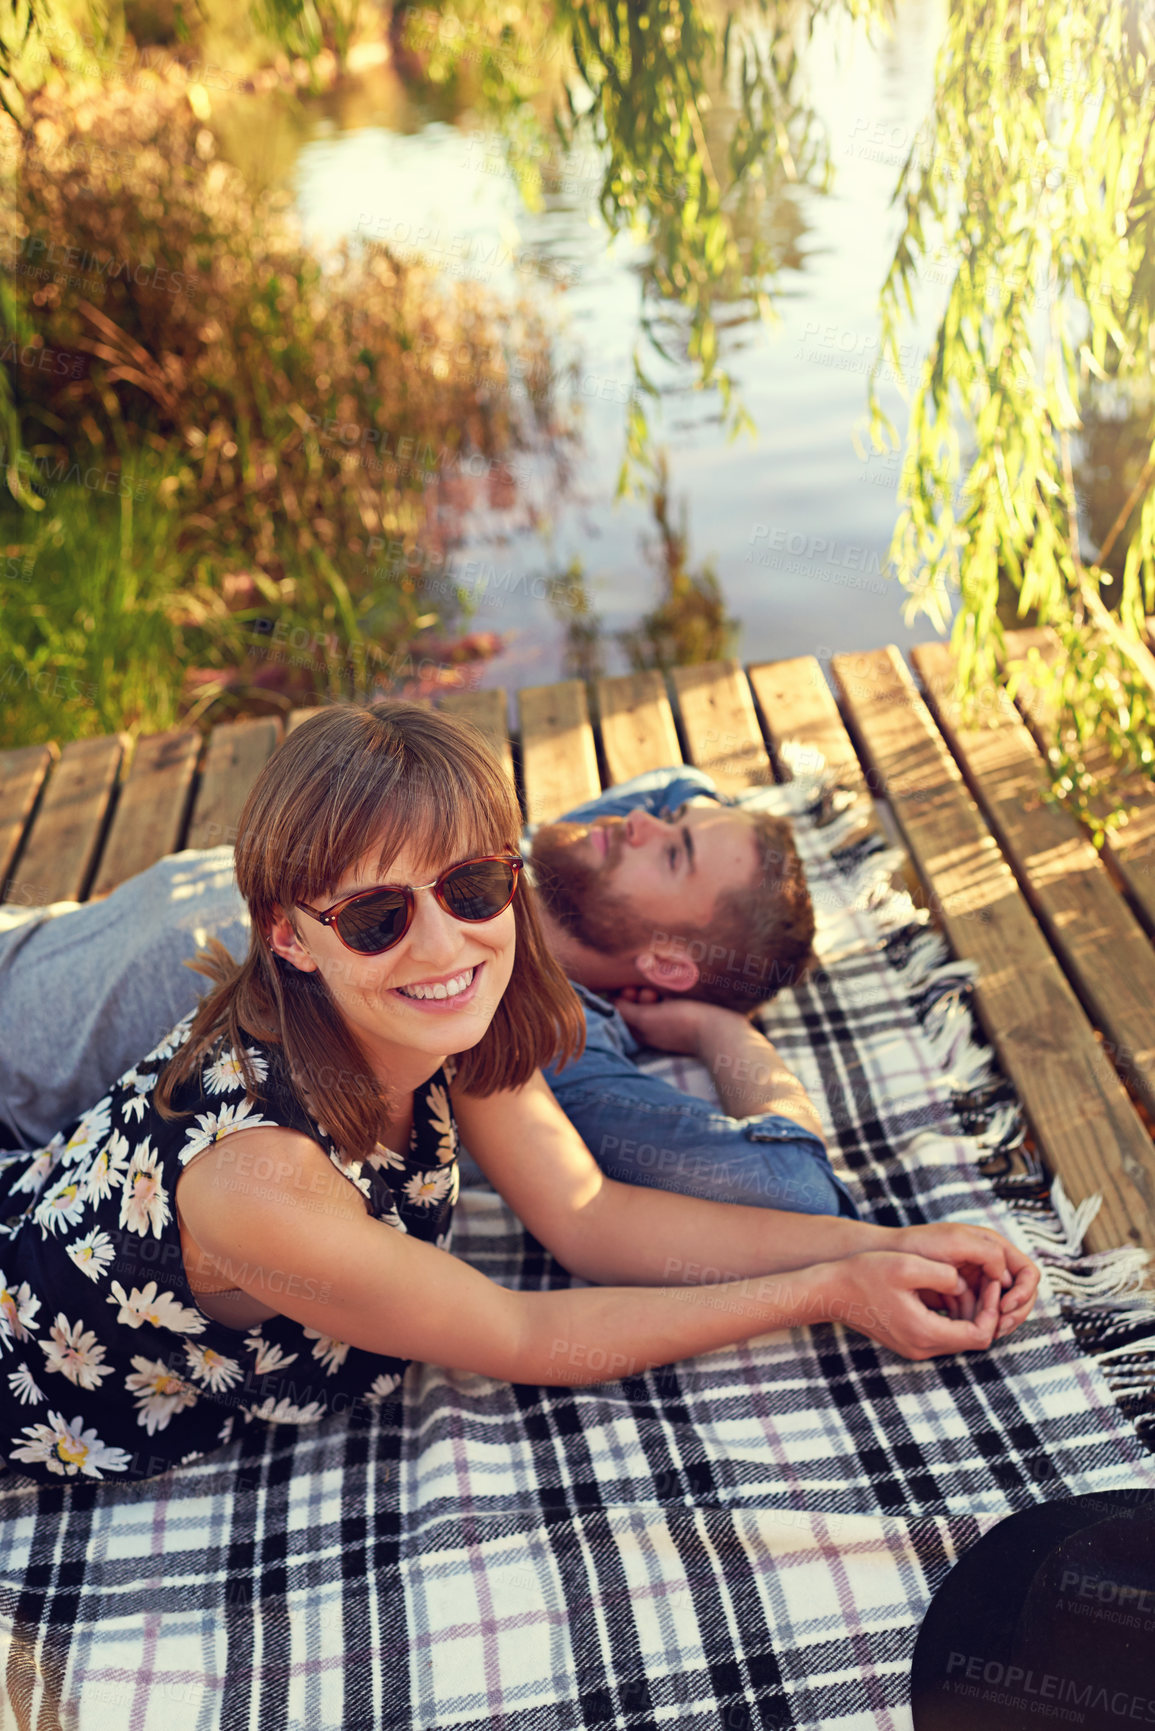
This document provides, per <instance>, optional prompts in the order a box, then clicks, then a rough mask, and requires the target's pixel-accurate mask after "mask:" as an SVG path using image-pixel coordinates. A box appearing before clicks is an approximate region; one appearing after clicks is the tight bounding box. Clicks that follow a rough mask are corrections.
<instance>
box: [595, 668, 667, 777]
mask: <svg viewBox="0 0 1155 1731" xmlns="http://www.w3.org/2000/svg"><path fill="white" fill-rule="evenodd" d="M597 700H598V715H599V719H600V722H601V733H602V750H603V751H604V752H605V758H606V767H607V769H608V771H609V777H610V784H611V786H616V785H617V783H618V782H622V781H632V780H633V778H634V776H635V775H643V774H644V773H645V771H646V770H648V769H665V768H667V767H668V766H669V765H670V764H674V763H681V761H682V748H681V746H680V745H679V744H678V730H677V728H676V727H675V726H674V712H673V710H672V709H671V708H670V700H669V698H668V697H667V696H666V685H665V681H664V680H663V678H662V676H661V674H660V673H627V674H624V675H622V676H621V677H620V678H614V679H599V680H598V682H597Z"/></svg>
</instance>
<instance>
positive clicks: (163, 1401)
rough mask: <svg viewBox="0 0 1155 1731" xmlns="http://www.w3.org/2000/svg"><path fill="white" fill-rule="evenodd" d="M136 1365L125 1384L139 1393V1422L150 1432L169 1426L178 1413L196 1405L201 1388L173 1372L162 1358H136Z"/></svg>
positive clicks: (136, 1393) (137, 1400)
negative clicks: (191, 1385) (198, 1391)
mask: <svg viewBox="0 0 1155 1731" xmlns="http://www.w3.org/2000/svg"><path fill="white" fill-rule="evenodd" d="M132 1362H133V1366H134V1369H133V1371H132V1374H131V1375H130V1376H126V1377H125V1379H124V1386H125V1388H127V1389H128V1391H129V1392H130V1394H132V1395H134V1396H135V1397H136V1403H137V1423H138V1424H142V1425H143V1426H144V1428H145V1430H146V1431H147V1432H148V1434H149V1436H155V1435H156V1433H157V1431H158V1430H164V1429H166V1427H167V1425H168V1422H169V1420H170V1419H171V1418H172V1417H173V1415H174V1414H175V1413H178V1412H183V1411H184V1410H185V1408H186V1407H190V1406H193V1405H194V1404H195V1402H196V1399H197V1391H196V1389H195V1388H190V1386H189V1384H188V1383H187V1382H185V1381H184V1380H183V1378H181V1377H179V1376H177V1375H175V1374H174V1372H172V1371H171V1370H170V1369H169V1368H168V1365H167V1364H164V1363H162V1362H161V1361H160V1360H159V1359H149V1358H134V1359H133V1361H132Z"/></svg>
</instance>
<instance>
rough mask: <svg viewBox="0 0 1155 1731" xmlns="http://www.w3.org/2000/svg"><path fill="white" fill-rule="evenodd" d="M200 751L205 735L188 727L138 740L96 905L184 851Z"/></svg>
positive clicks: (95, 891)
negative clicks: (168, 856) (160, 861)
mask: <svg viewBox="0 0 1155 1731" xmlns="http://www.w3.org/2000/svg"><path fill="white" fill-rule="evenodd" d="M200 746H201V736H200V734H199V733H194V732H191V731H188V730H185V729H182V728H174V729H173V730H172V732H170V733H153V734H149V735H147V736H146V737H145V738H143V739H138V740H137V742H136V749H135V751H134V753H133V758H132V766H131V768H130V770H129V773H128V778H127V780H126V781H124V782H123V783H122V784H121V789H120V798H119V799H118V801H117V805H116V812H115V814H114V816H113V819H112V826H111V828H110V829H109V832H108V840H107V841H106V843H105V846H104V852H103V854H102V856H101V860H100V864H99V866H98V867H97V870H96V878H95V881H94V882H93V885H92V889H91V890H90V891H89V899H90V900H93V901H95V900H96V899H97V898H98V897H100V896H104V895H107V894H108V892H109V890H113V889H115V888H116V886H117V884H120V883H123V882H124V880H125V879H126V878H130V877H135V875H136V873H137V872H142V871H144V870H145V869H146V868H147V867H148V866H150V865H155V863H156V861H157V860H158V859H163V858H164V856H165V854H169V853H176V852H177V851H178V850H179V849H180V847H181V844H182V838H183V834H184V824H185V815H186V813H187V811H188V806H189V798H190V796H191V793H192V785H193V775H194V773H195V771H196V763H197V757H198V754H199V752H200Z"/></svg>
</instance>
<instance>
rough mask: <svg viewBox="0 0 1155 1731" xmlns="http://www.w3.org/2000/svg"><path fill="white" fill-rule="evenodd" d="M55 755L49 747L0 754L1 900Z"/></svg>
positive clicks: (16, 897) (31, 747)
mask: <svg viewBox="0 0 1155 1731" xmlns="http://www.w3.org/2000/svg"><path fill="white" fill-rule="evenodd" d="M55 752H56V747H55V746H52V745H24V746H18V747H17V749H16V750H15V751H0V901H4V900H6V899H8V896H7V892H8V890H9V889H10V888H11V885H10V884H9V881H8V874H9V872H10V870H11V867H12V862H13V860H14V859H15V858H16V855H17V853H18V852H19V849H20V843H21V842H22V841H23V839H24V830H25V827H26V825H27V823H28V819H29V817H30V816H31V815H32V810H33V807H34V806H35V804H36V796H37V794H38V793H39V792H40V789H41V786H42V785H43V782H44V777H45V776H46V775H47V774H48V766H49V764H50V763H51V762H52V760H53V756H54V755H55ZM12 899H16V900H18V899H19V897H18V896H15V895H14V897H13V898H12Z"/></svg>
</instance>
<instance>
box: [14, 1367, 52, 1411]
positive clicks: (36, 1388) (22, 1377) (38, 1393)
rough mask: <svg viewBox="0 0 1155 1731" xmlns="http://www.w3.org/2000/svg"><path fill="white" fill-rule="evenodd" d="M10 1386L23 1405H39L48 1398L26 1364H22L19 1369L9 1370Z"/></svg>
mask: <svg viewBox="0 0 1155 1731" xmlns="http://www.w3.org/2000/svg"><path fill="white" fill-rule="evenodd" d="M8 1387H9V1388H10V1389H11V1390H12V1393H13V1395H14V1396H15V1397H16V1399H17V1400H18V1401H19V1402H20V1403H21V1405H22V1406H39V1404H40V1402H41V1401H42V1400H47V1399H48V1396H47V1395H46V1394H45V1392H44V1390H43V1389H42V1388H41V1386H40V1384H39V1383H38V1382H37V1381H36V1379H35V1378H34V1376H33V1375H32V1372H31V1371H30V1370H29V1368H28V1366H27V1365H26V1364H22V1365H21V1366H20V1369H19V1370H12V1371H9V1373H8Z"/></svg>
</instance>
